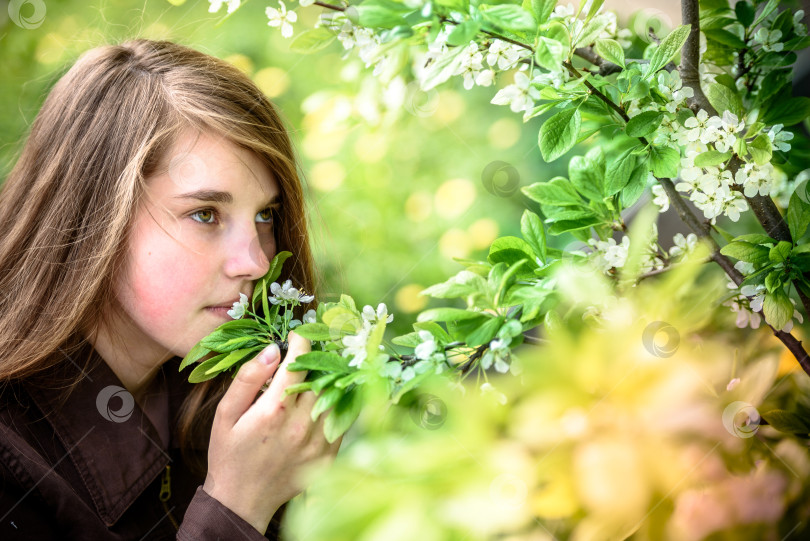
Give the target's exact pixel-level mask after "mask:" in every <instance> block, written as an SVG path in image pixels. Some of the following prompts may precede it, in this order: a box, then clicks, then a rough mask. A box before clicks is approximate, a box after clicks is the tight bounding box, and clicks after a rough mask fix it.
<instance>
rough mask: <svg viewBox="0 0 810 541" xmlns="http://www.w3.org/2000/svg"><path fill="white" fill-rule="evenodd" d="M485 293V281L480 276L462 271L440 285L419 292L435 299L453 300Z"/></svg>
mask: <svg viewBox="0 0 810 541" xmlns="http://www.w3.org/2000/svg"><path fill="white" fill-rule="evenodd" d="M485 291H486V281H485V280H484V278H483V277H481V276H480V275H478V274H476V273H474V272H472V271H468V270H463V271H460V272H459V273H458V274H456V275H455V276H453V277H451V278H450V279H448V280H447V281H446V282H442V283H441V284H435V285H432V286H430V287H429V288H427V289H425V290H423V291H422V292H421V294H422V295H428V296H430V297H435V298H437V299H453V298H456V297H466V296H467V295H472V294H474V293H484V292H485Z"/></svg>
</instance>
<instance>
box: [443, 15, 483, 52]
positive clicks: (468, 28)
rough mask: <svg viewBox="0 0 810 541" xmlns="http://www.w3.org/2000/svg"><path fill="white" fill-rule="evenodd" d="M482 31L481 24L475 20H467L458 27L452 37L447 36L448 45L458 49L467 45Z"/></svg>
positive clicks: (451, 34) (451, 33)
mask: <svg viewBox="0 0 810 541" xmlns="http://www.w3.org/2000/svg"><path fill="white" fill-rule="evenodd" d="M480 29H481V23H479V22H478V21H474V20H467V21H464V22H463V23H461V24H459V25H456V27H455V28H454V29H453V31H452V32H450V35H448V36H447V44H448V45H453V46H454V47H458V46H461V45H467V44H468V43H470V41H471V40H472V39H473V38H474V37H475V35H476V34H477V33H478V31H479V30H480Z"/></svg>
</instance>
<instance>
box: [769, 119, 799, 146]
mask: <svg viewBox="0 0 810 541" xmlns="http://www.w3.org/2000/svg"><path fill="white" fill-rule="evenodd" d="M782 128H784V125H782V124H774V125H773V126H771V129H770V130H768V139H770V140H771V144H772V145H773V146H774V148H776V149H777V150H781V151H782V152H788V151H789V150H790V143H788V141H790V140H791V139H793V132H789V131H782Z"/></svg>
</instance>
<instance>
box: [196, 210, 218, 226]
mask: <svg viewBox="0 0 810 541" xmlns="http://www.w3.org/2000/svg"><path fill="white" fill-rule="evenodd" d="M209 215H210V218H207V216H209ZM194 216H199V217H201V218H202V220H194V221H195V222H200V223H202V224H213V223H214V222H213V221H209V220H213V219H214V217H215V216H216V214H215V213H214V210H213V209H201V210H198V211H196V212H194V213H192V214H191V217H192V219H193V218H194Z"/></svg>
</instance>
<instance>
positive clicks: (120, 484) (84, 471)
mask: <svg viewBox="0 0 810 541" xmlns="http://www.w3.org/2000/svg"><path fill="white" fill-rule="evenodd" d="M80 351H81V353H77V354H76V357H78V358H80V359H82V360H84V359H89V361H88V362H87V364H86V369H82V372H83V373H84V374H85V376H84V377H83V378H82V379H81V381H79V383H78V384H77V385H76V386H75V387H74V388H73V391H72V392H71V393H70V394H69V396H68V398H67V400H66V402H64V403H57V401H56V391H57V390H56V389H45V388H43V387H42V386H33V387H30V388H29V389H28V391H29V394H30V395H31V397H32V399H33V401H34V403H35V404H36V405H37V407H38V408H39V409H40V411H42V413H43V414H44V415H45V416H46V418H47V419H48V422H49V423H50V424H51V426H52V428H53V430H54V432H55V434H56V436H57V437H58V438H59V440H60V441H61V443H62V445H63V446H64V447H65V449H66V450H67V456H69V457H70V460H71V461H72V462H73V464H74V466H75V467H76V470H77V471H78V472H79V475H80V476H81V478H82V479H83V480H84V484H85V486H86V487H87V490H88V492H89V493H90V496H91V498H92V500H93V504H94V505H95V508H96V511H97V512H98V515H99V516H100V517H101V518H102V519H103V520H104V522H105V523H106V524H107V525H108V526H112V525H113V524H115V523H116V522H117V521H118V519H120V518H121V515H123V514H124V511H126V510H127V508H128V507H129V506H130V505H131V504H132V503H133V502H134V501H135V500H136V499H137V498H138V496H139V495H140V494H141V493H142V492H143V491H144V490H145V489H146V487H147V486H149V484H150V483H151V482H152V481H154V479H155V478H156V477H157V476H158V475H159V474H160V473H161V471H163V469H164V468H165V466H166V465H167V464H169V463H170V462H171V458H170V456H169V455H170V450H171V449H176V448H177V447H178V443H177V440H176V435H175V425H176V415H177V412H178V411H179V409H180V404H181V403H182V400H183V398H184V397H185V395H186V393H187V392H188V390H189V389H190V388H191V387H192V386H193V384H191V383H189V382H188V374H187V372H183V373H180V372H179V371H178V368H179V365H180V358H179V357H173V358H172V359H170V360H169V361H167V362H166V363H165V364H164V365H163V366H162V367H161V370H160V371H159V372H158V373H157V374H156V376H155V380H154V383H155V384H156V385H157V384H159V383H160V381H161V380H160V378H164V377H165V379H166V384H167V386H166V392H168V393H169V419H170V425H169V426H170V429H169V433H170V441H169V449H166V448H165V447H164V445H163V442H162V441H161V438H160V436H159V435H158V431H157V429H156V428H155V427H154V425H153V424H152V422H151V421H150V420H149V417H148V416H147V415H146V414H145V413H144V412H143V410H142V409H141V407H140V406H139V405H138V404H137V402H135V401H134V399H133V398H132V395H131V394H129V392H128V391H127V390H126V389H125V388H124V385H123V383H122V382H121V380H120V379H119V378H118V376H116V375H115V372H113V371H112V369H111V368H110V367H109V365H108V364H107V363H106V362H105V361H104V360H103V359H102V358H101V356H100V355H99V354H98V352H96V351H95V349H94V348H93V347H92V345H90V344H89V343H88V344H87V345H86V346H83V348H82V349H81V350H80ZM68 358H69V359H70V357H68ZM71 362H72V361H71ZM64 364H65V365H66V368H68V369H71V370H72V371H73V372H74V373H75V371H76V367H78V364H76V363H75V362H74V363H73V365H71V364H69V363H64ZM57 404H58V405H57ZM156 497H157V496H156Z"/></svg>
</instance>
